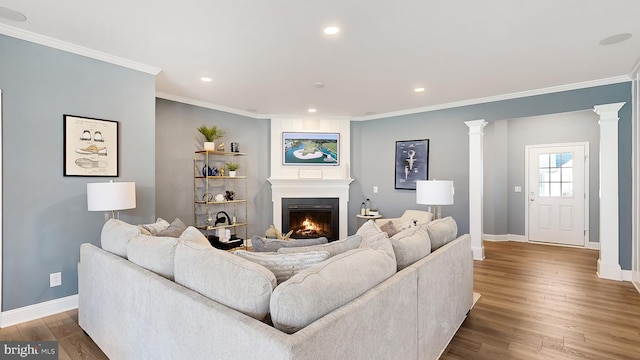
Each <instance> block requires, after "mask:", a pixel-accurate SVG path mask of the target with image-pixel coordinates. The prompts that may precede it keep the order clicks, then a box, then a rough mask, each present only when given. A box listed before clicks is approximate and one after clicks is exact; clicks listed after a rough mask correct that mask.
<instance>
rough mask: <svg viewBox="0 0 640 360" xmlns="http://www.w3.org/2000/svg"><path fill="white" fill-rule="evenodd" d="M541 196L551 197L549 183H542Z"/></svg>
mask: <svg viewBox="0 0 640 360" xmlns="http://www.w3.org/2000/svg"><path fill="white" fill-rule="evenodd" d="M538 196H540V197H549V184H548V183H540V192H539V195H538Z"/></svg>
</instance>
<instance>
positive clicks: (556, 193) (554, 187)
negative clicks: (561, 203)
mask: <svg viewBox="0 0 640 360" xmlns="http://www.w3.org/2000/svg"><path fill="white" fill-rule="evenodd" d="M549 185H550V186H551V187H550V190H551V191H550V193H549V196H553V197H560V183H551V184H549Z"/></svg>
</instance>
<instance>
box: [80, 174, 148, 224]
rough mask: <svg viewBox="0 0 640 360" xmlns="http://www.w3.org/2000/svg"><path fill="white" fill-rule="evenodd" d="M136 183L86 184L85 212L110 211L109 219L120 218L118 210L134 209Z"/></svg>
mask: <svg viewBox="0 0 640 360" xmlns="http://www.w3.org/2000/svg"><path fill="white" fill-rule="evenodd" d="M135 207H136V183H135V182H113V181H110V182H108V183H88V184H87V210H89V211H111V218H112V219H115V218H116V211H118V216H117V218H118V219H119V218H120V212H119V210H126V209H135Z"/></svg>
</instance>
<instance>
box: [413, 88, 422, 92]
mask: <svg viewBox="0 0 640 360" xmlns="http://www.w3.org/2000/svg"><path fill="white" fill-rule="evenodd" d="M413 91H415V92H424V88H423V87H417V88H415V89H413Z"/></svg>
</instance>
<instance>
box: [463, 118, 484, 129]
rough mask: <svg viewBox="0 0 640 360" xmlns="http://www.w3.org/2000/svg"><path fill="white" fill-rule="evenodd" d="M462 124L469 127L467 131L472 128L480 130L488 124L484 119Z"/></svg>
mask: <svg viewBox="0 0 640 360" xmlns="http://www.w3.org/2000/svg"><path fill="white" fill-rule="evenodd" d="M464 123H465V125H467V126H468V127H469V129H473V128H480V129H482V128H483V127H485V126H487V124H488V122H486V121H484V119H480V120H471V121H465V122H464Z"/></svg>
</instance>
